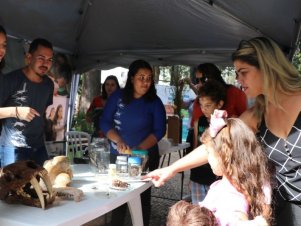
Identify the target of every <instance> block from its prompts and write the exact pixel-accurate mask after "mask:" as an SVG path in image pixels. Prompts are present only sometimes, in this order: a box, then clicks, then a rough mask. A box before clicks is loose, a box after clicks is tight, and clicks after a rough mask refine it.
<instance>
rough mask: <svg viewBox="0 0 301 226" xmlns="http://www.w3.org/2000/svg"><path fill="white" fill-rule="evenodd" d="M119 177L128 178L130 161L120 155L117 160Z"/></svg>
mask: <svg viewBox="0 0 301 226" xmlns="http://www.w3.org/2000/svg"><path fill="white" fill-rule="evenodd" d="M116 174H117V176H121V177H122V176H128V159H127V156H125V155H118V156H117V159H116Z"/></svg>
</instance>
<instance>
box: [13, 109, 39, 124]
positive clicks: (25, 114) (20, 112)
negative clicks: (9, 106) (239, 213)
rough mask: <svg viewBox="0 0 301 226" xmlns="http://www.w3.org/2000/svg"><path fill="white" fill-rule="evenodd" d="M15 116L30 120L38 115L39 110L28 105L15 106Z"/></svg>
mask: <svg viewBox="0 0 301 226" xmlns="http://www.w3.org/2000/svg"><path fill="white" fill-rule="evenodd" d="M15 111H16V118H17V119H20V120H25V121H27V122H30V121H32V120H33V119H34V118H35V117H36V116H38V117H39V116H40V114H39V112H37V111H36V110H35V109H33V108H30V107H16V108H15Z"/></svg>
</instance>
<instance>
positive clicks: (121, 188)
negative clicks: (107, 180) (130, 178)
mask: <svg viewBox="0 0 301 226" xmlns="http://www.w3.org/2000/svg"><path fill="white" fill-rule="evenodd" d="M109 188H111V189H114V190H118V191H125V190H129V189H131V186H130V185H129V186H128V187H126V188H123V187H115V186H110V187H109Z"/></svg>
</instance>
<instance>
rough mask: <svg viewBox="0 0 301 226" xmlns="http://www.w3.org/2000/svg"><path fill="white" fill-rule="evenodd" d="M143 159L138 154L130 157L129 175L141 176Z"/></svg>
mask: <svg viewBox="0 0 301 226" xmlns="http://www.w3.org/2000/svg"><path fill="white" fill-rule="evenodd" d="M141 162H142V159H141V158H140V157H137V156H132V157H129V159H128V164H129V176H130V177H140V176H141V172H142V168H141Z"/></svg>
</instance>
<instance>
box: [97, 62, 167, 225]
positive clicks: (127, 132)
mask: <svg viewBox="0 0 301 226" xmlns="http://www.w3.org/2000/svg"><path fill="white" fill-rule="evenodd" d="M100 128H101V130H102V131H103V132H104V133H105V134H106V136H107V137H108V139H109V140H110V144H111V162H115V160H116V157H117V155H118V154H122V153H126V152H128V150H132V149H143V150H148V154H149V162H148V166H149V170H154V169H156V168H158V166H159V160H160V156H159V150H158V145H157V143H158V141H159V140H160V139H161V138H162V137H163V136H164V135H165V132H166V113H165V108H164V105H163V103H162V101H161V100H160V98H159V97H158V96H157V94H156V89H155V84H154V79H153V70H152V67H151V66H150V65H149V63H147V62H146V61H144V60H136V61H134V62H133V63H132V64H131V65H130V66H129V71H128V78H127V82H126V85H125V88H124V89H121V90H117V91H116V92H114V93H113V94H112V95H111V96H110V98H109V99H108V101H107V103H106V106H105V108H104V111H103V114H102V117H101V121H100ZM141 196H142V207H143V219H144V225H148V221H149V215H150V189H148V190H147V191H145V192H144V193H142V194H141ZM120 212H121V211H120ZM121 218H122V217H120V216H119V217H112V219H113V221H114V220H121ZM114 225H118V224H117V223H116V224H114ZM119 225H121V224H119Z"/></svg>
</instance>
